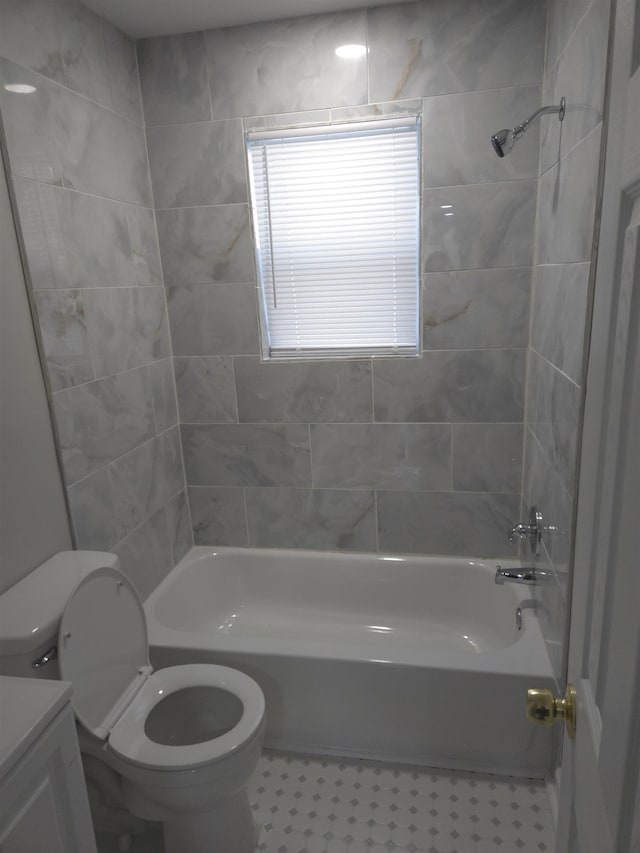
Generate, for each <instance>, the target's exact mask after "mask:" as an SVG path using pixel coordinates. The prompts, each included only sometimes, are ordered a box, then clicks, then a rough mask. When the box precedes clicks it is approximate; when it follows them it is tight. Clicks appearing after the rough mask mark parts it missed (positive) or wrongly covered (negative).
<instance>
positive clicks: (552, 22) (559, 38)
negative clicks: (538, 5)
mask: <svg viewBox="0 0 640 853" xmlns="http://www.w3.org/2000/svg"><path fill="white" fill-rule="evenodd" d="M591 2H592V0H550V3H549V15H548V22H547V57H546V62H547V65H555V63H556V62H557V61H558V59H559V57H560V54H561V53H562V51H563V50H564V49H565V47H566V45H567V42H568V41H569V39H570V38H571V35H572V33H573V32H574V30H575V29H576V27H577V26H578V24H579V23H580V21H581V20H582V18H583V16H584V14H585V13H586V11H587V9H588V8H589V6H590V5H591Z"/></svg>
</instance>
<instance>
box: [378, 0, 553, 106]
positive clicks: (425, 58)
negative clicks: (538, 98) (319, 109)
mask: <svg viewBox="0 0 640 853" xmlns="http://www.w3.org/2000/svg"><path fill="white" fill-rule="evenodd" d="M367 16H368V24H369V31H368V35H369V93H370V100H371V101H396V100H398V99H400V98H420V97H423V96H427V95H440V94H445V93H450V92H467V91H472V90H477V89H497V88H499V87H501V86H505V85H510V86H515V85H519V84H527V83H539V82H540V80H541V78H542V63H543V59H544V26H545V5H544V4H542V3H520V2H518V0H506V2H504V3H500V4H496V3H494V2H492V0H479V1H478V2H474V3H471V4H470V3H468V2H466V0H434V2H430V3H404V4H402V5H397V6H396V5H393V6H384V7H382V8H377V9H369V10H368V12H367Z"/></svg>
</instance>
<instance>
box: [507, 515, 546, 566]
mask: <svg viewBox="0 0 640 853" xmlns="http://www.w3.org/2000/svg"><path fill="white" fill-rule="evenodd" d="M544 529H545V527H544V523H543V519H542V513H541V512H540V510H539V509H538V508H537V507H535V506H532V507H531V512H530V513H529V524H526V522H524V521H519V522H518V524H516V525H515V526H514V527H510V528H509V530H508V532H507V539H508V540H509V542H511V543H512V544H513V543H514V542H515V541H516V536H519V537H520V539H524V538H525V537H527V536H528V537H529V542H530V546H531V554H532V555H533V556H534V557H537V556H538V554H539V552H540V543H541V541H542V531H543V530H544Z"/></svg>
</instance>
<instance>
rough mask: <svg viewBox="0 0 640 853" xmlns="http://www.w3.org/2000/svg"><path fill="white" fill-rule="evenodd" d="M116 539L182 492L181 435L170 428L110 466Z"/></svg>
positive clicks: (125, 534)
mask: <svg viewBox="0 0 640 853" xmlns="http://www.w3.org/2000/svg"><path fill="white" fill-rule="evenodd" d="M109 479H110V482H111V493H112V495H113V504H114V507H115V517H116V524H117V529H118V539H123V538H124V537H125V536H128V534H129V533H131V531H132V530H134V529H135V528H136V527H138V525H139V524H142V522H143V521H144V520H145V518H148V517H149V516H150V515H153V514H154V513H155V512H156V511H157V510H159V509H160V507H162V506H164V504H165V503H167V501H168V500H169V499H170V498H172V497H173V496H174V495H176V494H177V493H178V492H180V491H181V490H182V489H184V476H183V469H182V456H181V452H180V435H179V431H178V427H173V428H172V429H170V430H167V432H164V433H162V435H159V436H157V437H156V438H152V439H151V440H150V441H147V442H145V443H144V444H142V445H140V447H136V448H135V449H134V450H132V451H131V452H130V453H126V454H125V455H124V456H121V457H120V458H119V459H116V460H115V462H113V463H112V464H111V465H110V466H109Z"/></svg>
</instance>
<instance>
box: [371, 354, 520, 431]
mask: <svg viewBox="0 0 640 853" xmlns="http://www.w3.org/2000/svg"><path fill="white" fill-rule="evenodd" d="M524 371H525V353H524V350H516V349H504V350H458V351H453V350H452V351H446V350H444V351H440V352H425V353H424V355H423V357H422V358H421V359H414V360H408V359H407V360H406V361H405V360H402V361H400V360H398V361H395V360H386V361H382V360H380V361H377V362H374V365H373V386H374V392H373V393H374V400H375V405H374V418H375V420H376V421H393V422H401V423H404V422H416V421H418V422H424V423H433V422H442V421H444V422H457V421H473V422H481V423H498V422H506V423H517V422H520V421H522V413H523V398H524Z"/></svg>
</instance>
